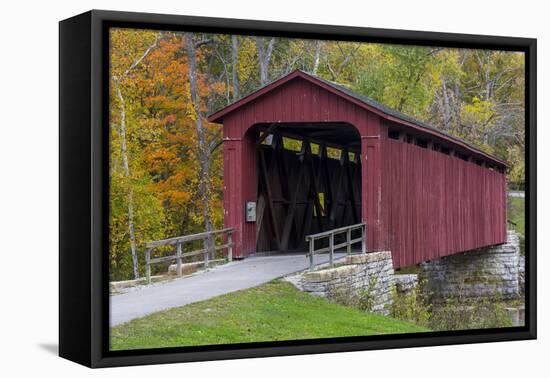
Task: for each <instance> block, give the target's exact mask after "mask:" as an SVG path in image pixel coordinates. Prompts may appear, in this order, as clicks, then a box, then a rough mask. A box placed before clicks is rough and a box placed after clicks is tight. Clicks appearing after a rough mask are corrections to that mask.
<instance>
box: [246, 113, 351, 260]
mask: <svg viewBox="0 0 550 378" xmlns="http://www.w3.org/2000/svg"><path fill="white" fill-rule="evenodd" d="M249 132H252V133H254V137H255V140H256V170H257V171H256V177H257V201H256V251H257V252H280V253H288V252H303V251H306V250H307V245H306V241H305V237H306V236H307V235H310V234H314V233H318V232H323V231H327V230H331V229H334V228H339V227H344V226H348V225H352V224H357V223H360V222H361V203H362V202H361V184H362V183H361V138H360V135H359V133H358V131H357V129H356V128H355V127H354V126H353V125H351V124H349V123H334V122H331V123H274V124H258V125H255V126H254V127H253V128H252V129H251V130H249Z"/></svg>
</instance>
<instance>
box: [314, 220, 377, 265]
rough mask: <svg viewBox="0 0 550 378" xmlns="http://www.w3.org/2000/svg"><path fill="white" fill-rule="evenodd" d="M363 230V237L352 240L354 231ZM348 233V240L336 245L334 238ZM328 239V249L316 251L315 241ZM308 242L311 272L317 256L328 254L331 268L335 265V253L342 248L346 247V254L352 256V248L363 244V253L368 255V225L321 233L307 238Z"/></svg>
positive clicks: (355, 225)
mask: <svg viewBox="0 0 550 378" xmlns="http://www.w3.org/2000/svg"><path fill="white" fill-rule="evenodd" d="M358 229H361V237H359V238H355V239H352V238H351V233H352V231H355V230H358ZM344 232H345V233H346V239H345V241H344V242H342V243H339V244H334V236H335V235H340V234H343V233H344ZM325 238H328V247H324V248H320V249H315V241H316V240H321V239H325ZM306 242H309V253H308V254H307V256H308V257H309V270H313V268H314V266H315V264H314V257H315V255H316V254H321V253H328V254H329V264H330V266H333V265H334V251H335V250H337V249H340V248H344V247H346V253H347V254H348V255H351V246H352V245H353V244H356V243H359V242H360V243H361V253H367V224H366V223H357V224H353V225H351V226H345V227H340V228H335V229H333V230H328V231H324V232H319V233H317V234H313V235H308V236H306Z"/></svg>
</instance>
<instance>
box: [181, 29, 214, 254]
mask: <svg viewBox="0 0 550 378" xmlns="http://www.w3.org/2000/svg"><path fill="white" fill-rule="evenodd" d="M185 45H186V48H187V64H188V66H189V87H190V92H191V100H192V101H193V109H194V110H195V119H196V121H195V127H196V129H197V139H198V141H199V148H198V158H199V196H200V199H201V201H202V204H203V212H202V213H203V218H204V226H205V228H206V231H207V232H208V231H212V222H211V220H210V193H211V188H210V184H211V183H210V151H209V148H208V145H207V141H206V130H205V129H204V125H203V122H202V117H203V116H202V112H201V109H200V98H199V92H198V89H197V71H196V70H197V63H196V60H197V59H196V55H195V46H194V44H193V33H185ZM206 247H207V248H208V249H211V248H212V239H211V238H209V239H207V245H206Z"/></svg>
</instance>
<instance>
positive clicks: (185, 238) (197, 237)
mask: <svg viewBox="0 0 550 378" xmlns="http://www.w3.org/2000/svg"><path fill="white" fill-rule="evenodd" d="M229 231H233V229H232V228H224V229H222V230H214V231H209V232H201V233H199V234H193V235H184V236H178V237H175V238H170V239H163V240H156V241H152V242H149V243H146V244H145V248H156V247H162V246H166V245H175V244H177V243H185V242H190V241H195V240H201V239H204V238H207V237H209V236H214V235H219V234H223V233H227V232H229Z"/></svg>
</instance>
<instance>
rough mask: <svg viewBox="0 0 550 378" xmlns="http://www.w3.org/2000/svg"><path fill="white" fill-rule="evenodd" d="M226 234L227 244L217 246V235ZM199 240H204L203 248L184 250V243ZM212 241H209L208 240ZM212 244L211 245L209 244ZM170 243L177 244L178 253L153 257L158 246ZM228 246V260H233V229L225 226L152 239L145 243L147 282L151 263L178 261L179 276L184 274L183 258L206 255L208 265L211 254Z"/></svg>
mask: <svg viewBox="0 0 550 378" xmlns="http://www.w3.org/2000/svg"><path fill="white" fill-rule="evenodd" d="M220 234H224V235H227V239H226V240H227V242H226V243H225V244H221V245H218V246H216V242H215V238H214V237H215V236H217V235H220ZM197 240H202V242H203V243H202V248H201V249H197V250H194V251H190V252H185V253H184V252H183V245H184V244H185V243H188V242H193V241H197ZM209 240H210V241H211V243H209V242H208V241H209ZM209 244H210V245H209ZM169 245H175V246H176V254H175V255H170V256H162V257H155V258H151V252H152V251H153V250H154V249H155V248H158V247H164V246H169ZM224 248H227V260H228V261H232V260H233V229H232V228H225V229H223V230H216V231H209V232H201V233H199V234H193V235H184V236H178V237H175V238H170V239H163V240H157V241H152V242H149V243H147V244H145V273H146V276H147V282H148V283H150V282H151V265H153V264H158V263H162V262H166V261H174V260H175V261H176V274H177V275H178V276H181V275H182V272H181V262H182V259H184V258H187V257H192V256H199V255H203V256H204V266H205V267H208V260H209V255H210V254H211V253H212V252H214V251H217V250H220V249H224Z"/></svg>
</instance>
